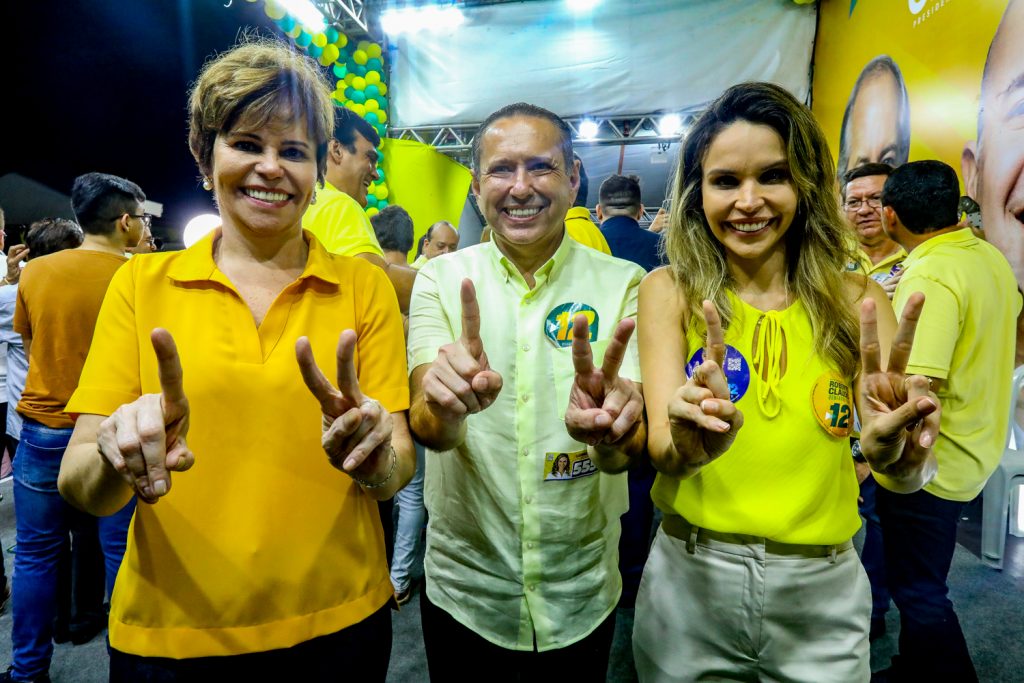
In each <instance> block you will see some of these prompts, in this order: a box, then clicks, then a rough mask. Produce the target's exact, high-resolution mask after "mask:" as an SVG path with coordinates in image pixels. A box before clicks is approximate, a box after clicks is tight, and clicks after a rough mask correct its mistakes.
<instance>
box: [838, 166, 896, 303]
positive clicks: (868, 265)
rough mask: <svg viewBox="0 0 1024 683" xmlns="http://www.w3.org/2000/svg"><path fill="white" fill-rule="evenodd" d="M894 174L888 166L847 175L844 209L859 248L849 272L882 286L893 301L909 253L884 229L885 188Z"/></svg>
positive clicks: (844, 186) (856, 171)
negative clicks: (886, 182)
mask: <svg viewBox="0 0 1024 683" xmlns="http://www.w3.org/2000/svg"><path fill="white" fill-rule="evenodd" d="M890 173H892V166H889V165H888V164H863V165H862V166H858V167H856V168H853V169H851V170H849V171H847V172H846V175H844V176H843V209H844V211H845V213H846V221H847V223H849V226H850V231H851V234H853V235H855V236H856V238H857V247H858V248H857V260H856V261H855V262H853V263H850V265H849V266H848V268H849V269H850V270H859V271H861V272H863V273H864V274H865V275H867V276H868V277H869V278H871V279H872V280H874V281H876V282H877V283H878V284H880V285H882V289H884V290H885V293H886V294H888V295H889V299H890V300H891V299H892V295H893V292H895V291H896V285H897V284H899V281H900V276H901V274H902V268H903V259H905V258H906V257H907V252H906V250H905V249H904V248H903V247H901V246H900V245H899V244H897V243H896V242H894V241H893V240H891V239H889V236H888V235H886V234H885V231H884V230H883V229H882V199H881V197H882V186H883V185H885V179H886V178H888V177H889V174H890Z"/></svg>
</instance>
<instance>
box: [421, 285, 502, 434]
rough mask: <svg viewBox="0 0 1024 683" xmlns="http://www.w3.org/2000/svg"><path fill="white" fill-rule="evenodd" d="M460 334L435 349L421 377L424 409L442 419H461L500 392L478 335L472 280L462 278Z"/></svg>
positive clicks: (499, 382) (494, 372)
mask: <svg viewBox="0 0 1024 683" xmlns="http://www.w3.org/2000/svg"><path fill="white" fill-rule="evenodd" d="M461 297H462V335H461V336H460V337H459V338H458V339H457V340H456V341H454V342H452V343H451V344H445V345H444V346H442V347H441V348H440V349H438V352H437V359H436V360H434V362H433V363H431V365H430V368H429V369H428V370H427V372H426V374H425V375H424V376H423V395H424V399H425V400H426V405H427V408H429V409H430V412H432V413H433V414H434V415H435V416H437V417H438V418H439V419H440V420H442V421H444V422H450V423H451V422H461V421H462V420H464V419H465V418H466V416H468V415H470V414H471V413H479V412H480V411H482V410H484V409H486V408H487V407H488V406H490V405H491V404H492V403H494V401H495V399H497V398H498V394H499V393H500V392H501V386H502V379H501V375H500V374H498V373H497V372H496V371H494V370H492V369H491V366H490V365H489V364H488V362H487V354H486V353H484V343H483V339H481V337H480V305H479V304H478V303H477V300H476V289H475V288H474V287H473V281H472V280H470V279H469V278H466V279H464V280H463V281H462V289H461Z"/></svg>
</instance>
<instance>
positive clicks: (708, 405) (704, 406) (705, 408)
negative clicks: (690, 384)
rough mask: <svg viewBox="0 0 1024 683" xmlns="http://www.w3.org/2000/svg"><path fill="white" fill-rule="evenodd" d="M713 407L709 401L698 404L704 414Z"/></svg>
mask: <svg viewBox="0 0 1024 683" xmlns="http://www.w3.org/2000/svg"><path fill="white" fill-rule="evenodd" d="M713 405H714V404H713V403H712V402H711V401H701V402H700V409H701V410H703V411H704V412H705V413H706V412H708V411H710V410H711V409H712V406H713Z"/></svg>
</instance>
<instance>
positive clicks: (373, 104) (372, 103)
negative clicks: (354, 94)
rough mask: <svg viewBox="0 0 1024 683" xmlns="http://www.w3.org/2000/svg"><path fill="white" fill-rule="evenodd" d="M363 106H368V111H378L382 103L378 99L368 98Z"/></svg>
mask: <svg viewBox="0 0 1024 683" xmlns="http://www.w3.org/2000/svg"><path fill="white" fill-rule="evenodd" d="M363 106H364V107H366V111H377V110H378V109H380V103H379V102H377V100H366V104H364V105H363Z"/></svg>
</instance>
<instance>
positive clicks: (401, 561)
mask: <svg viewBox="0 0 1024 683" xmlns="http://www.w3.org/2000/svg"><path fill="white" fill-rule="evenodd" d="M414 445H415V446H416V474H415V475H413V478H412V481H410V482H409V484H408V485H407V486H406V487H405V488H404V489H402V490H401V491H399V492H398V493H397V494H395V503H396V504H397V505H398V527H397V528H396V529H395V553H394V556H393V557H392V558H391V583H392V585H393V586H394V587H395V590H396V591H399V592H401V591H404V590H406V589H408V588H409V570H410V569H411V568H412V563H413V561H414V560H415V559H416V549H417V546H419V543H420V537H421V535H422V534H423V525H424V524H425V523H426V518H427V510H426V508H425V507H423V470H424V465H425V458H424V455H425V452H424V449H423V446H421V445H420V444H418V443H417V444H414Z"/></svg>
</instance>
